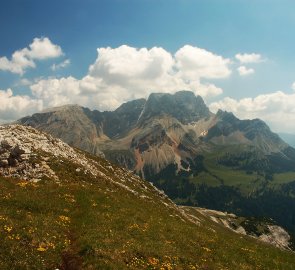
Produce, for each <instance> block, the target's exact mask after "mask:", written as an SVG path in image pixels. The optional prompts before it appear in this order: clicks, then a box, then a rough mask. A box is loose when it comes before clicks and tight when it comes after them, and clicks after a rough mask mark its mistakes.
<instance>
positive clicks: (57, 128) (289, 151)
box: [18, 91, 295, 234]
mask: <svg viewBox="0 0 295 270" xmlns="http://www.w3.org/2000/svg"><path fill="white" fill-rule="evenodd" d="M18 123H21V124H23V125H30V126H33V127H35V128H37V129H39V130H43V131H46V132H48V133H50V134H52V135H53V136H55V137H58V138H61V139H62V140H63V141H65V142H67V143H69V144H70V145H72V146H75V147H77V148H80V149H83V150H85V151H88V152H90V153H93V154H96V155H100V156H105V158H106V159H108V160H110V161H112V162H114V163H116V164H118V165H120V166H123V167H125V168H128V169H129V170H132V171H133V172H135V173H137V174H138V175H139V176H141V177H142V178H145V179H147V180H149V181H151V182H153V183H154V184H155V186H157V187H158V188H160V189H163V190H164V191H165V192H166V194H167V195H168V196H169V197H170V198H171V199H173V200H174V202H176V203H178V204H182V205H189V206H200V207H206V208H210V209H216V210H221V211H228V212H232V213H235V214H237V215H239V216H249V217H253V216H255V217H257V218H264V217H268V218H272V219H274V220H275V221H276V222H278V223H279V224H280V225H282V226H284V227H285V228H287V229H288V230H289V231H290V232H291V233H292V234H295V229H294V228H295V216H294V214H293V213H295V195H294V194H295V188H294V183H295V149H294V148H292V147H291V146H289V145H288V144H287V143H286V142H284V141H283V140H282V139H281V138H280V137H279V136H278V135H277V134H275V133H273V132H272V131H271V130H270V128H269V127H268V126H267V125H266V124H265V123H264V122H263V121H261V120H259V119H253V120H240V119H238V118H237V117H235V116H234V115H233V114H232V113H230V112H225V111H221V110H219V111H218V112H217V113H216V114H213V113H212V112H210V111H209V109H208V107H207V106H206V104H205V103H204V101H203V99H202V98H201V97H200V96H195V95H194V94H193V93H192V92H189V91H180V92H177V93H175V94H174V95H171V94H163V93H154V94H151V95H150V96H149V98H148V99H147V100H145V99H139V100H134V101H130V102H127V103H125V104H122V105H121V106H120V107H119V108H118V109H117V110H115V111H113V112H99V111H96V110H94V111H91V110H89V109H87V108H82V107H79V106H77V105H68V106H64V107H59V108H53V109H50V110H49V111H45V112H42V113H38V114H34V115H32V116H28V117H25V118H22V119H20V120H19V121H18Z"/></svg>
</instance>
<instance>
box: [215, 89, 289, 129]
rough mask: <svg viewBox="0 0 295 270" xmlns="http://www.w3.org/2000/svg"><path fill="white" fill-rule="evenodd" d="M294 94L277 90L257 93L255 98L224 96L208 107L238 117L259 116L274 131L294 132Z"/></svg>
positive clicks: (249, 117)
mask: <svg viewBox="0 0 295 270" xmlns="http://www.w3.org/2000/svg"><path fill="white" fill-rule="evenodd" d="M294 104H295V94H286V93H284V92H281V91H278V92H274V93H270V94H265V95H259V96H257V97H255V98H243V99H240V100H235V99H232V98H229V97H227V98H224V99H223V100H221V101H218V102H214V103H212V104H210V106H209V107H210V109H211V110H212V111H213V112H216V111H217V110H218V109H222V110H226V111H231V112H233V113H234V114H235V115H237V116H238V117H239V118H242V119H253V118H261V119H262V120H264V121H266V122H267V123H268V124H269V125H270V126H271V128H272V129H273V130H274V131H277V132H290V133H294V132H295V107H294Z"/></svg>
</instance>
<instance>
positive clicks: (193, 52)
mask: <svg viewBox="0 0 295 270" xmlns="http://www.w3.org/2000/svg"><path fill="white" fill-rule="evenodd" d="M39 45H40V44H39ZM30 48H33V46H31V47H30ZM97 51H98V56H97V59H96V60H95V62H94V63H93V64H92V65H91V66H90V67H89V71H88V73H87V74H86V75H85V76H84V77H83V78H81V79H77V78H74V77H71V76H70V77H66V78H58V79H57V78H47V79H44V78H41V79H39V80H38V81H33V82H32V83H31V84H30V89H31V92H32V96H33V99H34V100H42V102H43V106H44V108H45V107H53V106H60V105H63V104H70V103H77V104H80V105H82V106H86V107H89V108H92V109H94V108H95V109H98V110H112V109H115V108H116V107H118V106H119V105H121V104H122V103H123V102H126V101H128V100H132V99H136V98H142V97H145V98H146V97H148V95H149V94H150V93H152V92H167V93H174V92H176V91H179V90H191V91H193V92H194V93H195V94H197V95H201V96H202V97H204V98H205V99H207V98H210V97H214V96H217V95H220V94H221V93H222V89H221V88H219V87H217V86H216V85H214V84H213V83H210V82H206V79H210V78H226V77H228V76H229V75H230V73H231V70H230V68H229V65H230V60H229V59H225V58H223V57H222V56H218V55H215V54H213V53H211V52H208V51H206V50H203V49H200V48H197V47H192V46H184V47H183V48H181V49H179V50H178V51H177V52H176V54H175V55H172V54H171V53H169V52H168V51H166V50H164V49H163V48H159V47H153V48H151V49H147V48H140V49H137V48H133V47H129V46H126V45H123V46H120V47H118V48H110V47H108V48H99V49H98V50H97ZM37 55H38V54H35V56H37ZM47 55H49V54H47ZM51 55H53V54H51ZM35 56H34V57H35ZM26 59H28V58H26ZM32 63H34V62H32ZM64 64H67V63H64ZM58 66H59V65H55V66H54V68H53V69H57V68H58ZM23 82H24V83H27V81H23Z"/></svg>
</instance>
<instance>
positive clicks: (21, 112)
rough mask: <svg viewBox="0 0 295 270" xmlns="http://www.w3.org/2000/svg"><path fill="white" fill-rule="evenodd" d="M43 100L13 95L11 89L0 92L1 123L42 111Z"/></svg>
mask: <svg viewBox="0 0 295 270" xmlns="http://www.w3.org/2000/svg"><path fill="white" fill-rule="evenodd" d="M42 108H43V102H42V100H38V99H34V98H31V97H28V96H20V95H13V92H12V90H11V89H7V90H6V91H5V90H0V122H8V121H13V120H16V119H18V118H20V117H24V116H26V115H28V114H31V113H34V112H38V111H40V110H42Z"/></svg>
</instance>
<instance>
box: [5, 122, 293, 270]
mask: <svg viewBox="0 0 295 270" xmlns="http://www.w3.org/2000/svg"><path fill="white" fill-rule="evenodd" d="M0 160H1V163H0V185H1V190H0V192H1V196H0V238H1V241H0V269H12V270H13V269H38V270H42V269H74V270H75V269H237V268H240V269H273V267H274V265H275V266H276V267H277V268H279V269H295V267H294V265H295V256H294V252H290V251H286V250H281V249H279V248H275V247H274V246H272V245H269V244H266V243H263V242H262V241H258V240H257V239H255V238H253V237H249V236H247V235H245V231H246V230H247V231H248V229H249V227H250V226H252V224H253V222H252V223H251V224H250V223H249V225H248V226H244V227H245V229H243V228H242V227H241V225H243V221H245V220H244V219H242V220H238V217H236V216H234V215H231V214H226V213H221V212H216V211H209V210H206V209H199V208H194V207H178V206H176V205H175V204H174V203H173V202H172V201H171V200H170V199H169V198H168V197H167V196H166V195H165V194H164V193H163V192H162V191H159V190H158V189H157V188H155V187H154V186H153V185H152V184H151V183H149V182H148V181H145V180H142V179H140V178H139V177H138V176H136V175H134V174H132V173H131V172H130V171H128V170H126V169H123V168H120V167H117V166H115V165H113V164H111V163H110V162H108V161H106V160H104V159H103V158H101V157H97V156H92V155H90V154H88V153H86V152H83V151H81V150H78V149H74V148H71V147H70V146H68V145H67V144H65V143H64V142H62V141H61V140H59V139H56V138H54V137H52V136H50V135H48V134H46V133H43V132H40V131H37V130H35V129H33V128H31V127H24V126H20V125H10V126H5V127H4V126H0ZM223 223H224V224H227V226H228V227H229V228H226V227H225V226H224V225H223ZM244 223H245V222H244ZM246 223H247V222H246ZM228 224H230V225H231V226H229V225H228ZM233 224H236V225H235V226H236V228H235V230H236V231H239V232H240V234H238V233H237V232H234V231H233V230H234V229H233V227H234V225H233ZM247 224H248V223H247ZM267 226H268V227H267V228H268V229H266V230H267V231H268V232H267V233H262V234H261V233H260V236H259V237H260V238H261V239H262V238H263V240H264V241H268V242H271V241H274V240H273V239H276V240H279V242H276V243H277V245H280V244H281V243H283V242H284V241H285V240H284V239H287V238H288V236H287V234H286V232H284V230H283V229H279V227H274V226H272V227H271V225H267ZM257 228H258V227H257ZM259 228H260V231H262V229H261V226H259ZM263 230H265V229H263ZM270 231H271V232H270ZM278 234H280V235H281V236H280V237H279V238H278V237H276V236H275V235H278ZM267 239H272V240H267ZM284 247H286V246H284Z"/></svg>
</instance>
